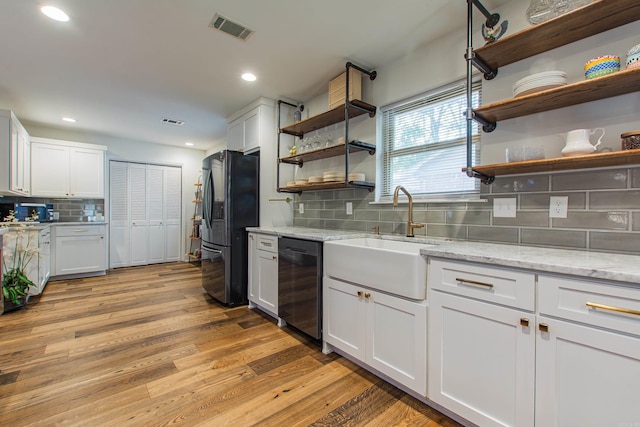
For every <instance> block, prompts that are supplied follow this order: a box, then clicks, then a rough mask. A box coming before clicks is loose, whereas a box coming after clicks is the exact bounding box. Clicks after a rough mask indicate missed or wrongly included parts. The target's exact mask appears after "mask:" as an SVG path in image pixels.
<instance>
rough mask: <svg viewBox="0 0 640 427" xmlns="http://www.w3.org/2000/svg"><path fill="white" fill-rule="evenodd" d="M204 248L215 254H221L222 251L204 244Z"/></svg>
mask: <svg viewBox="0 0 640 427" xmlns="http://www.w3.org/2000/svg"><path fill="white" fill-rule="evenodd" d="M202 250H203V251H206V252H211V253H214V254H221V253H222V251H219V250H217V249H209V248H207V247H206V246H202Z"/></svg>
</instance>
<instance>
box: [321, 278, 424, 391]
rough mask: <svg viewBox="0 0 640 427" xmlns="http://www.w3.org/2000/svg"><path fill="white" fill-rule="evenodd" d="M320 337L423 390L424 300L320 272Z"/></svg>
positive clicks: (410, 385)
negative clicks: (322, 274) (390, 292)
mask: <svg viewBox="0 0 640 427" xmlns="http://www.w3.org/2000/svg"><path fill="white" fill-rule="evenodd" d="M323 292H324V296H323V307H324V313H323V340H324V341H325V343H326V344H329V345H330V346H332V347H333V348H335V349H339V350H340V351H342V352H343V353H346V354H348V355H350V356H353V357H354V358H356V359H358V360H359V361H361V362H364V363H365V364H366V365H368V366H369V367H371V368H373V369H374V370H376V371H377V372H379V373H381V374H383V375H386V376H387V377H388V378H390V379H391V380H394V381H397V382H398V383H400V384H402V385H404V386H406V387H407V388H409V389H410V390H413V391H414V392H416V393H418V394H419V395H421V396H425V395H426V391H427V359H426V358H427V334H426V325H427V301H426V300H423V301H414V300H408V299H404V298H400V297H396V296H392V295H387V294H384V293H382V292H377V291H375V290H371V289H368V288H366V287H363V286H357V285H353V284H350V283H346V282H342V281H339V280H335V279H332V278H330V277H327V276H325V277H324V278H323Z"/></svg>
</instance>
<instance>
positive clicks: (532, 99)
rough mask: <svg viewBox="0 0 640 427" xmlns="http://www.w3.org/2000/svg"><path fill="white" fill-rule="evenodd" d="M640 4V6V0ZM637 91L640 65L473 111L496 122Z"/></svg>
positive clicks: (639, 86)
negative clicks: (639, 66)
mask: <svg viewBox="0 0 640 427" xmlns="http://www.w3.org/2000/svg"><path fill="white" fill-rule="evenodd" d="M638 4H639V5H640V1H638ZM637 91H640V68H634V69H631V70H623V71H618V72H617V73H613V74H608V75H606V76H602V77H597V78H594V79H589V80H583V81H580V82H577V83H572V84H569V85H566V86H561V87H557V88H554V89H548V90H544V91H541V92H536V93H532V94H529V95H525V96H519V97H517V98H510V99H506V100H503V101H499V102H495V103H493V104H487V105H483V106H482V107H479V108H476V109H475V110H473V111H474V112H475V113H476V114H477V115H478V116H480V117H482V118H483V119H485V120H487V121H490V122H494V123H495V122H499V121H501V120H507V119H513V118H516V117H522V116H526V115H529V114H534V113H541V112H543V111H549V110H555V109H557V108H563V107H568V106H570V105H576V104H582V103H584V102H590V101H596V100H598V99H604V98H610V97H612V96H618V95H624V94H626V93H631V92H637Z"/></svg>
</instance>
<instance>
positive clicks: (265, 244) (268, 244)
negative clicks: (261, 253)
mask: <svg viewBox="0 0 640 427" xmlns="http://www.w3.org/2000/svg"><path fill="white" fill-rule="evenodd" d="M260 244H261V245H262V246H269V247H271V242H260Z"/></svg>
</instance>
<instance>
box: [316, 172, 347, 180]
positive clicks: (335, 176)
mask: <svg viewBox="0 0 640 427" xmlns="http://www.w3.org/2000/svg"><path fill="white" fill-rule="evenodd" d="M345 176H346V175H345V173H344V172H340V171H328V172H325V173H323V174H322V180H323V181H324V182H335V181H344V178H345Z"/></svg>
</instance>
